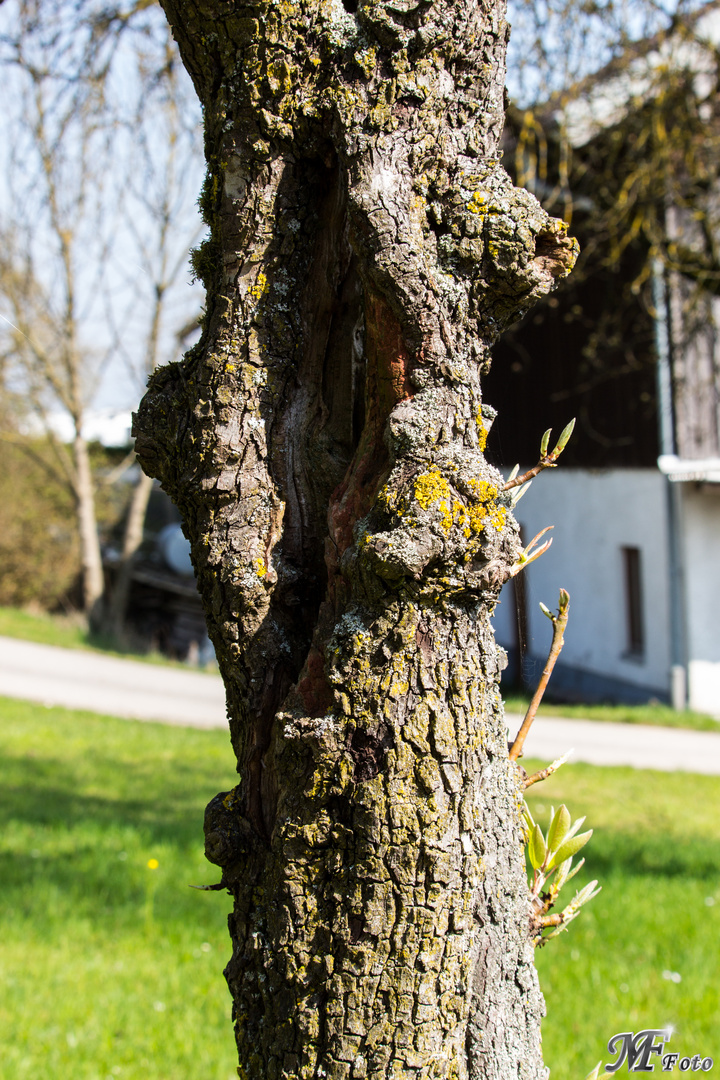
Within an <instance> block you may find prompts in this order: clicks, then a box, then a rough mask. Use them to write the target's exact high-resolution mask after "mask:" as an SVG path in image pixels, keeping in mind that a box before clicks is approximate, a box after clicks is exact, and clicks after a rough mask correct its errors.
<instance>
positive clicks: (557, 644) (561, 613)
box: [510, 589, 570, 761]
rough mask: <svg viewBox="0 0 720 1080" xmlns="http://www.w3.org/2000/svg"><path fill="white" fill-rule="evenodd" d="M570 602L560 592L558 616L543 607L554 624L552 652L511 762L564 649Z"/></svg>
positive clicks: (523, 724)
mask: <svg viewBox="0 0 720 1080" xmlns="http://www.w3.org/2000/svg"><path fill="white" fill-rule="evenodd" d="M569 602H570V594H569V593H568V592H567V591H566V590H565V589H561V590H560V603H559V606H558V613H557V615H553V614H551V612H549V611H548V609H547V608H546V607H544V606H543V611H544V612H545V614H546V615H547V616H548V618H549V619H550V621H551V622H552V624H553V636H552V644H551V646H550V652H549V654H548V658H547V663H546V664H545V669H544V670H543V673H542V676H541V678H540V682H539V683H538V688H537V690H536V691H535V694H534V696H533V699H532V701H531V702H530V704H529V705H528V710H527V712H526V713H525V719H524V720H523V722H522V725H521V727H520V730H519V731H518V733H517V735H516V737H515V742H514V743H513V744H512V746H511V747H510V760H511V761H515V760H516V759H517V758H518V757H519V756H520V754H521V753H522V748H523V745H524V743H525V739H526V738H527V735H528V732H529V731H530V728H531V727H532V722H533V720H534V719H535V713H536V712H537V710H538V706H539V704H540V702H541V701H542V699H543V694H544V693H545V690H546V688H547V684H548V683H549V681H550V676H551V675H552V670H553V668H554V667H555V662H556V660H557V658H558V656H559V655H560V652H561V650H562V647H563V641H564V639H563V635H564V634H565V627H566V626H567V621H568V605H569Z"/></svg>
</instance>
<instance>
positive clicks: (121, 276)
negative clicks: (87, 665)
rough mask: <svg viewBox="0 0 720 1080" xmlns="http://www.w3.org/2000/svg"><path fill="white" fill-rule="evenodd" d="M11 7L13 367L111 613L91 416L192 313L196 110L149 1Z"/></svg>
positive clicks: (123, 572)
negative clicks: (187, 283)
mask: <svg viewBox="0 0 720 1080" xmlns="http://www.w3.org/2000/svg"><path fill="white" fill-rule="evenodd" d="M12 8H13V14H14V15H15V16H16V17H17V18H16V19H12V17H11V12H10V11H9V10H8V9H6V10H5V12H4V16H5V19H6V22H5V27H6V29H7V28H11V30H10V32H6V33H5V34H4V35H3V36H2V42H1V43H2V49H3V54H2V56H3V60H4V63H5V71H6V74H7V78H8V82H9V85H10V86H11V87H12V89H13V91H14V96H13V97H12V98H11V101H12V103H13V104H12V108H11V109H10V110H9V111H8V114H7V115H6V117H5V118H4V126H5V133H6V136H7V138H6V144H5V145H6V151H5V158H4V161H3V164H4V170H3V181H4V185H5V191H4V199H3V209H2V224H1V229H2V239H3V245H2V246H3V255H2V259H1V260H0V293H1V294H2V301H3V304H4V316H3V317H4V320H5V324H4V325H5V335H4V337H5V357H6V360H5V367H6V380H9V382H10V384H11V385H13V386H14V388H15V390H16V391H17V392H19V393H21V394H22V396H23V397H24V399H25V403H26V405H29V406H30V407H31V411H32V412H34V414H35V420H36V421H37V420H38V419H39V420H40V427H41V429H42V430H44V431H45V432H46V433H47V435H48V437H49V438H50V440H51V444H52V446H53V448H54V455H55V468H54V471H53V474H52V476H53V478H54V480H55V482H60V484H61V485H62V484H64V485H66V486H67V487H68V488H69V490H70V492H71V493H72V497H73V499H74V502H75V506H76V517H77V523H78V535H79V537H80V550H81V564H82V583H83V588H82V591H83V606H84V609H85V611H86V613H87V614H88V615H91V614H92V615H94V617H95V620H96V622H99V621H100V612H99V610H98V608H99V602H100V599H101V597H102V595H103V591H104V585H105V583H104V576H103V569H102V558H101V551H100V541H99V537H98V526H97V515H96V508H95V494H96V493H95V486H96V483H95V479H94V477H93V473H92V468H91V462H90V456H89V450H88V445H87V437H86V421H87V417H88V412H89V410H90V409H91V408H92V406H93V403H94V402H95V401H96V399H97V394H98V390H99V389H100V386H101V383H102V380H103V379H104V378H107V376H108V372H109V370H113V371H114V373H115V374H114V378H115V380H116V381H119V382H121V383H123V382H124V384H125V385H127V383H128V378H130V379H134V380H135V381H136V385H137V388H138V390H137V392H138V394H139V391H140V387H141V386H142V385H143V382H144V379H145V378H146V377H147V374H148V372H149V371H150V370H152V368H153V367H154V366H155V364H156V363H157V362H158V360H159V359H161V358H162V359H166V358H168V357H169V356H172V355H173V352H174V351H176V350H177V348H178V344H177V340H176V336H175V333H174V332H173V331H174V330H177V328H178V327H179V326H182V325H185V324H186V323H187V322H188V318H189V314H190V313H189V311H188V310H187V300H186V301H185V306H184V308H182V309H180V310H178V297H177V291H178V290H177V286H178V284H179V282H180V281H181V280H182V277H183V272H184V271H185V268H186V260H187V246H188V244H189V243H190V242H192V239H193V237H194V236H195V235H196V234H197V228H198V225H197V219H196V218H195V216H194V215H193V213H192V210H191V209H190V208H191V206H192V200H193V196H194V190H196V185H197V182H198V172H197V156H196V150H195V139H194V138H193V136H194V133H195V127H196V124H197V119H198V111H197V108H196V107H195V106H194V104H193V102H192V101H188V88H187V85H186V81H185V79H184V73H182V70H181V67H180V65H179V63H178V60H177V53H176V49H175V46H174V44H173V43H172V40H171V38H170V35H169V32H168V28H167V24H166V22H165V20H164V19H162V15H161V13H160V12H159V11H157V10H154V11H153V10H152V8H150V6H149V5H147V4H139V5H135V6H134V7H132V8H130V9H128V10H127V11H125V12H120V11H116V12H114V13H113V12H112V11H111V10H109V9H102V10H100V9H98V7H97V5H94V4H92V3H83V4H80V5H79V6H78V7H77V8H75V9H73V10H72V11H68V10H67V6H63V5H55V4H54V3H53V2H52V0H45V2H44V3H41V4H36V3H33V2H26V0H22V2H19V3H17V4H14V5H12ZM148 8H150V10H148ZM181 76H182V77H181ZM138 271H140V275H141V278H142V286H140V282H139V281H138ZM148 281H149V282H150V284H151V289H150V290H148V289H147V283H148ZM173 324H174V325H173ZM122 363H124V364H126V365H127V368H128V372H126V374H125V376H124V377H123V378H121V377H120V376H119V374H118V369H119V366H120V365H121V364H122ZM58 412H59V413H60V414H63V415H64V416H65V417H66V418H67V419H69V422H70V426H71V430H72V441H71V447H70V449H69V450H68V448H67V447H66V446H65V445H64V443H63V441H62V440H61V439H59V438H58V437H57V435H56V433H55V431H54V428H53V423H52V419H53V417H52V416H51V414H53V413H55V414H57V413H58ZM148 495H149V487H148V483H147V482H146V481H145V479H144V478H143V479H141V481H140V483H139V485H138V486H137V487H136V488H135V490H134V493H133V495H132V498H131V501H130V507H129V510H128V514H127V517H126V529H125V536H124V542H123V548H122V553H121V558H120V562H119V568H118V571H117V574H116V578H115V584H116V588H115V591H114V593H115V594H114V596H113V598H112V601H111V602H110V603H109V605H107V608H108V610H106V611H105V621H106V623H109V625H110V628H111V629H113V630H114V631H116V632H119V630H120V628H121V624H122V620H123V616H124V607H125V602H126V597H127V584H128V580H129V573H130V567H131V564H132V560H133V557H134V554H135V551H136V549H137V547H138V545H139V542H140V540H141V538H142V522H143V519H144V512H145V507H146V505H147V498H148Z"/></svg>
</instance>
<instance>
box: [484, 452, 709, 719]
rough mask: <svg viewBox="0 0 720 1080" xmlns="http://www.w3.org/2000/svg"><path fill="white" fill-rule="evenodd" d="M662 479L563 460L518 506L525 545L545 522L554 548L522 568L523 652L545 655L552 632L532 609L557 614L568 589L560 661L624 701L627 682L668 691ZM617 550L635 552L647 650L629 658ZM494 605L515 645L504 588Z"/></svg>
mask: <svg viewBox="0 0 720 1080" xmlns="http://www.w3.org/2000/svg"><path fill="white" fill-rule="evenodd" d="M666 483H667V481H666V480H665V478H664V477H663V476H661V475H660V473H659V472H657V471H656V470H653V469H622V470H621V469H614V470H608V471H604V472H599V471H589V470H584V469H566V468H563V466H562V464H561V465H560V466H559V467H558V468H557V469H553V470H548V471H546V472H544V473H542V474H541V475H540V476H539V477H537V478H536V479H535V480H534V481H533V484H532V487H531V488H530V489H529V491H528V492H527V494H526V495H525V496H523V498H522V500H521V501H520V502H519V503H518V505H517V508H516V517H517V518H518V521H519V522H520V524H521V526H522V527H523V535H524V537H525V539H526V543H527V542H529V541H530V539H531V538H532V537H533V536H534V535H535V534H536V533H537V532H539V531H540V530H541V529H543V528H544V527H545V526H546V525H553V526H554V529H553V531H552V533H551V534H549V535H552V537H553V544H552V547H551V548H550V549H549V551H548V552H546V554H545V555H543V556H541V558H540V559H539V560H538V561H537V562H536V563H533V564H532V565H531V566H529V567H528V568H527V569H526V570H524V571H522V573H523V574H524V575H526V589H527V613H528V639H529V640H528V651H529V652H530V653H531V654H532V656H533V657H537V658H538V659H543V660H544V658H545V657H546V656H547V650H548V648H549V645H550V640H551V636H552V631H551V627H550V623H549V621H548V620H547V618H546V617H545V616H544V615H543V614H542V612H541V611H540V609H539V606H538V605H539V602H540V601H542V602H543V603H545V604H546V605H547V606H548V607H549V608H551V609H556V608H557V601H558V592H559V590H560V588H561V587H562V588H566V589H567V590H568V592H569V593H570V619H569V624H568V629H567V632H566V634H565V647H564V649H563V652H562V656H561V661H560V663H561V665H562V667H563V669H564V670H565V671H566V672H567V669H569V668H571V669H574V671H575V672H576V673H578V675H580V676H583V677H585V678H584V684H585V685H586V686H588V687H590V688H592V686H595V687H596V691H595V693H596V696H599V697H602V696H610V697H612V696H618V697H620V698H622V697H623V696H624V695H623V693H622V688H623V686H625V687H628V688H629V689H630V691H632V690H633V688H635V691H636V692H637V693H639V694H640V695H642V693H643V692H644V691H647V696H651V695H652V694H657V695H659V696H661V697H662V698H667V696H668V694H669V691H670V649H671V645H670V611H669V605H670V597H669V587H668V581H669V578H668V573H669V571H668V544H667V507H666V492H665V484H666ZM718 509H719V510H720V500H718ZM623 547H637V548H639V549H640V552H641V580H642V594H643V622H644V637H645V649H644V653H643V655H642V656H638V657H634V656H629V655H628V631H627V599H626V595H625V576H624V564H623V556H622V548H623ZM500 599H501V603H500V605H499V607H498V609H497V613H496V617H495V625H496V629H497V636H498V639H499V641H500V642H501V644H503V645H504V646H505V647H506V648H513V646H514V645H515V643H516V640H517V634H516V631H515V628H514V625H513V623H514V620H515V618H516V616H515V605H514V598H513V593H512V586H511V584H510V583H508V584H507V585H505V587H504V589H503V591H502V593H501V598H500ZM717 608H718V610H720V597H719V598H718V603H717ZM713 655H715V654H713ZM716 659H718V660H720V653H718V655H717V657H716ZM559 666H560V665H559ZM567 673H568V674H571V673H570V672H567ZM538 674H539V672H538ZM719 677H720V676H719ZM581 681H582V679H581ZM613 684H617V685H615V690H616V691H618V692H617V693H616V694H615V695H613ZM603 686H604V687H605V690H603ZM591 692H592V690H591ZM630 696H632V693H631V694H630Z"/></svg>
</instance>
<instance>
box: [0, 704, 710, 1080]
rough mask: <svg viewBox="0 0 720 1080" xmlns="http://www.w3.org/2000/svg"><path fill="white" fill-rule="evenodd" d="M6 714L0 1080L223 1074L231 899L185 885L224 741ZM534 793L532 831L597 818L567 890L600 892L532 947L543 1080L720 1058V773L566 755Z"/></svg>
mask: <svg viewBox="0 0 720 1080" xmlns="http://www.w3.org/2000/svg"><path fill="white" fill-rule="evenodd" d="M0 721H1V722H0V763H1V765H0V767H1V768H2V781H1V783H0V800H2V803H3V829H2V840H1V841H0V858H1V859H2V865H1V866H0V873H1V875H2V878H1V880H2V883H3V887H2V889H1V890H0V920H1V925H2V935H1V936H0V973H1V975H2V985H3V987H4V993H3V995H2V998H1V999H0V1045H2V1047H3V1051H2V1054H1V1055H0V1080H25V1078H28V1080H30V1078H32V1080H36V1078H38V1077H43V1078H45V1077H46V1078H48V1080H108V1078H115V1077H119V1078H120V1080H230V1078H231V1077H234V1076H235V1075H236V1074H235V1056H234V1044H233V1038H232V1030H231V1025H230V1020H229V1017H230V1001H229V996H228V993H227V989H226V987H225V983H224V980H223V977H222V968H223V966H224V964H225V963H226V961H227V959H228V957H229V950H230V944H229V939H228V937H227V930H226V916H227V913H228V910H229V905H230V900H229V897H228V896H227V895H226V894H225V893H214V892H210V893H206V892H197V891H195V890H193V889H189V888H188V885H190V884H208V883H211V882H214V881H216V880H217V876H216V874H217V871H216V870H215V869H214V868H213V867H211V866H210V865H209V864H208V863H206V862H205V860H204V858H203V855H202V815H203V809H204V806H205V804H206V803H207V801H208V800H209V799H210V798H211V797H212V796H213V795H215V794H216V793H217V792H218V791H222V790H227V789H228V788H229V787H231V786H232V785H233V783H234V771H233V759H232V755H231V751H230V746H229V740H228V737H227V735H226V734H225V733H224V732H217V731H194V730H192V729H187V728H171V727H165V726H162V725H158V724H141V723H133V722H129V721H121V720H114V719H109V718H103V717H99V716H95V715H93V714H91V713H81V712H73V711H70V710H64V709H46V708H44V707H42V706H38V705H31V704H28V703H25V702H14V701H9V700H7V699H0ZM523 764H524V765H525V767H526V768H528V766H530V767H531V768H532V767H533V766H534V764H535V763H532V762H525V761H524V762H523ZM529 801H530V802H531V804H532V809H533V813H534V815H535V817H536V818H537V819H538V820H539V821H541V822H542V823H543V825H544V826H545V825H546V824H547V816H548V814H549V812H550V804H551V802H552V803H554V804H555V805H556V806H557V805H558V804H559V803H560V802H566V803H567V805H568V807H569V809H570V811H571V812H572V814H573V816H577V815H578V814H583V813H584V814H587V815H588V821H587V825H588V827H590V826H592V827H593V828H594V829H595V835H594V836H593V838H592V840H591V842H590V844H589V845H588V847H587V848H586V851H585V854H586V856H587V868H586V870H587V872H585V871H583V872H582V874H583V876H582V878H581V880H580V882H579V884H582V883H584V882H585V881H586V880H589V879H590V878H592V877H597V878H599V879H600V881H601V884H602V886H603V891H602V893H601V894H600V896H598V897H597V898H596V899H595V900H593V901H592V903H591V904H590V905H589V906H588V907H587V908H585V909H583V911H582V912H581V914H580V916H579V917H578V919H577V920H576V921H575V922H574V923H573V924H572V926H571V927H570V928H569V930H568V932H567V933H565V934H562V935H561V936H560V937H559V938H558V939H556V940H554V941H551V942H550V943H549V944H548V945H547V947H546V948H544V949H542V950H540V951H539V952H538V966H539V969H540V976H541V981H542V985H543V988H544V990H545V994H546V997H547V1004H548V1013H549V1015H548V1018H547V1020H546V1021H545V1025H544V1045H545V1056H546V1061H547V1064H548V1065H549V1066H550V1067H551V1069H552V1080H583V1078H584V1077H585V1075H586V1074H587V1072H588V1071H589V1070H590V1069H591V1067H592V1066H594V1065H595V1063H596V1062H597V1061H598V1060H600V1059H601V1058H602V1059H603V1061H604V1062H605V1061H608V1060H609V1056H608V1054H607V1052H606V1044H607V1040H608V1038H609V1037H610V1036H611V1035H613V1034H615V1033H616V1032H620V1031H628V1030H636V1031H637V1030H639V1029H640V1028H642V1027H662V1026H664V1025H665V1024H667V1023H672V1024H673V1025H674V1026H675V1027H676V1029H677V1034H676V1035H675V1036H674V1037H673V1040H672V1041H671V1043H670V1044H669V1047H668V1048H669V1049H671V1050H677V1051H678V1052H681V1053H687V1054H689V1055H692V1054H693V1053H696V1052H698V1053H701V1054H703V1055H704V1056H707V1055H710V1056H713V1057H714V1058H715V1060H716V1061H718V1060H720V1025H719V1024H718V1017H720V985H719V980H718V977H717V956H718V953H719V952H720V874H719V871H718V867H720V835H719V830H718V821H720V778H713V777H705V776H687V775H682V774H667V773H663V774H660V773H652V772H639V771H634V770H632V769H607V768H595V767H593V766H590V765H581V764H575V765H566V766H564V767H563V769H561V770H560V771H559V772H558V773H557V774H556V775H554V776H553V777H551V779H550V780H548V781H546V782H545V783H543V784H538V785H537V786H536V787H535V788H533V789H532V792H530V793H529ZM150 860H157V863H158V867H157V869H150V868H149V867H148V862H149V861H150ZM578 877H579V878H580V875H579V876H578ZM577 880H578V879H576V881H577ZM574 885H575V882H573V883H572V885H570V886H568V889H569V891H570V892H571V893H572V891H573V888H574ZM664 973H665V975H664ZM671 973H674V974H675V976H676V977H677V976H678V975H679V976H680V981H673V980H672V978H669V977H668V975H670V974H671ZM620 1075H625V1073H624V1071H623V1072H622V1073H621V1074H620Z"/></svg>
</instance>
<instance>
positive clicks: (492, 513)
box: [468, 480, 507, 532]
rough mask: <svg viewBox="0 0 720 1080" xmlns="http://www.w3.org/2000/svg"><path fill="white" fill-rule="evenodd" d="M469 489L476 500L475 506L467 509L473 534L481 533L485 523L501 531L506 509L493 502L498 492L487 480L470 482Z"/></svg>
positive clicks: (505, 517)
mask: <svg viewBox="0 0 720 1080" xmlns="http://www.w3.org/2000/svg"><path fill="white" fill-rule="evenodd" d="M470 488H471V490H472V492H473V495H474V496H475V498H476V499H477V505H476V506H471V507H469V508H468V517H469V519H470V523H471V528H472V529H473V531H474V532H481V531H482V529H483V528H484V527H485V524H486V522H488V521H489V522H490V524H491V525H494V526H495V528H496V529H502V527H503V526H504V524H505V521H506V519H507V508H506V507H504V506H498V504H497V502H496V501H495V500H496V499H497V497H498V494H499V491H498V488H497V487H496V486H495V484H491V483H490V481H489V480H471V481H470Z"/></svg>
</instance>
